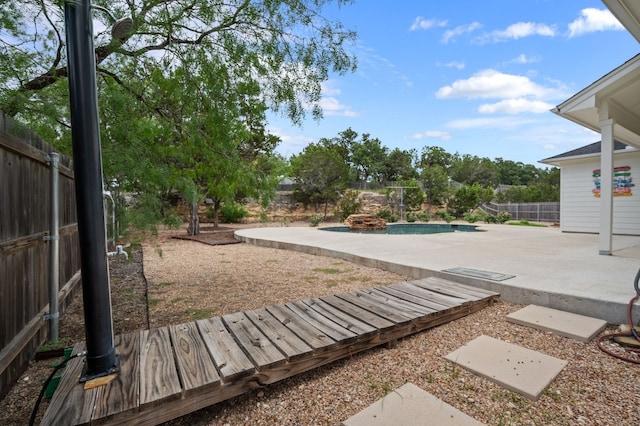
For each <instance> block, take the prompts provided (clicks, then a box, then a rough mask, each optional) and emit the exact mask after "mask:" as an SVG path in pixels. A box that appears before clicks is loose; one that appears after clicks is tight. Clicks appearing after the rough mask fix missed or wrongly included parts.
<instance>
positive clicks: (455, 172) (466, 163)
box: [449, 154, 499, 187]
mask: <svg viewBox="0 0 640 426" xmlns="http://www.w3.org/2000/svg"><path fill="white" fill-rule="evenodd" d="M449 173H450V176H451V179H453V180H455V181H456V182H460V183H463V184H466V185H473V184H474V183H477V184H480V185H481V186H484V187H494V186H496V185H498V183H499V179H498V171H497V168H496V165H495V164H494V163H493V162H492V161H491V160H490V159H488V158H480V157H477V156H475V155H473V156H472V155H469V154H464V155H462V156H461V157H459V158H455V159H454V160H453V161H452V164H451V167H450V169H449Z"/></svg>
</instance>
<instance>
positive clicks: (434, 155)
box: [419, 146, 453, 171]
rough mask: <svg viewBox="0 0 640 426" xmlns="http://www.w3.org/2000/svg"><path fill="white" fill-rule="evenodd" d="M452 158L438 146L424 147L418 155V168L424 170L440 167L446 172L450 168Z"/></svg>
mask: <svg viewBox="0 0 640 426" xmlns="http://www.w3.org/2000/svg"><path fill="white" fill-rule="evenodd" d="M452 161H453V156H452V155H451V154H449V153H448V152H447V151H445V150H444V149H443V148H441V147H439V146H425V147H424V148H422V152H421V153H420V162H419V164H420V167H421V168H422V169H426V168H429V167H433V166H435V165H440V166H442V168H443V169H444V170H445V171H447V169H448V168H449V167H450V166H451V162H452Z"/></svg>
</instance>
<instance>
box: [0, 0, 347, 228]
mask: <svg viewBox="0 0 640 426" xmlns="http://www.w3.org/2000/svg"><path fill="white" fill-rule="evenodd" d="M335 1H336V2H337V3H338V4H340V5H342V4H347V3H349V2H350V1H349V0H335ZM94 3H95V4H96V5H97V6H108V7H109V8H110V9H111V10H112V11H113V12H114V14H115V15H116V16H122V15H124V14H130V15H131V17H132V18H133V23H134V25H133V28H132V31H131V32H130V33H129V34H127V35H126V36H124V37H123V38H121V39H119V40H113V39H111V37H110V36H109V35H108V31H103V32H100V33H99V34H97V36H96V48H95V55H96V62H97V65H98V74H99V77H100V78H99V79H98V84H99V90H100V101H101V103H102V102H103V101H104V100H105V99H107V103H108V107H107V109H109V110H108V111H106V112H104V113H102V116H101V122H102V124H103V129H102V142H103V146H104V155H103V160H104V162H105V167H104V169H105V174H106V181H107V182H116V185H118V186H119V187H122V188H123V189H124V188H125V187H129V188H135V189H136V190H137V191H139V194H140V197H139V199H140V200H149V202H148V203H144V204H145V205H147V206H150V208H155V209H158V208H160V209H161V210H162V209H163V207H164V206H165V205H166V203H164V202H159V203H158V202H151V200H153V199H154V197H160V199H163V198H164V199H166V198H167V197H168V196H169V194H171V193H172V191H175V190H177V189H178V188H181V189H182V190H183V192H184V194H185V195H186V194H188V197H187V198H189V199H190V200H191V202H192V203H195V202H196V201H197V200H198V199H202V198H203V197H204V196H205V195H209V196H212V197H214V199H216V200H218V201H219V202H224V201H225V200H229V199H232V198H233V197H234V196H238V194H240V193H255V191H254V189H260V191H262V190H263V189H266V188H268V187H269V185H271V183H272V180H273V179H272V176H271V174H270V173H269V169H271V168H273V167H274V164H275V163H276V162H274V161H272V158H271V156H270V154H272V153H271V152H270V151H272V149H273V148H274V147H275V145H276V144H277V142H278V141H277V139H274V137H273V136H270V135H267V134H266V132H264V112H265V110H266V107H269V108H271V109H273V110H275V111H279V112H281V113H283V114H284V115H286V116H287V117H288V118H289V119H291V120H292V122H294V123H299V122H301V120H302V118H303V117H304V116H305V114H306V112H307V111H310V112H311V114H312V116H313V117H314V118H320V117H321V109H320V106H319V105H320V104H319V101H320V94H321V83H322V82H323V81H325V80H326V79H327V78H328V76H329V72H330V71H331V72H334V73H338V74H344V73H346V72H350V71H354V70H355V67H356V62H355V58H354V57H353V56H351V55H349V54H348V53H347V52H346V50H345V44H347V43H349V42H351V41H354V40H355V33H353V32H352V31H348V30H346V29H344V28H343V26H342V24H341V23H340V22H332V21H330V20H328V19H326V18H324V17H323V16H322V10H323V8H324V7H325V6H326V5H327V4H329V3H332V1H331V0H230V1H220V0H206V1H205V0H189V1H185V0H171V1H169V0H154V1H151V2H142V3H141V2H136V1H134V0H119V1H114V2H106V1H104V0H96V1H94ZM62 5H63V2H42V1H39V0H27V2H26V4H20V5H17V4H16V3H8V4H7V6H6V8H5V7H4V6H3V9H2V12H0V56H1V57H2V61H0V87H2V88H3V89H2V91H0V109H3V110H5V112H7V113H9V114H10V115H12V116H14V117H15V118H16V119H17V120H19V121H22V122H23V123H25V124H27V125H28V126H30V127H31V128H33V129H35V130H36V131H40V132H42V134H43V136H45V137H46V138H48V139H49V140H50V142H51V143H53V144H54V145H55V146H56V147H58V149H59V150H61V151H62V152H64V153H69V152H70V149H69V146H70V143H69V141H70V137H69V130H70V124H69V113H68V90H67V82H66V76H67V69H66V58H65V55H66V49H65V41H64V36H63V34H64V30H63V28H64V25H63V23H64V19H63V13H62ZM93 18H94V22H96V23H99V25H97V26H96V28H102V27H103V26H104V25H108V24H107V17H106V16H105V15H104V13H102V12H99V11H94V13H93ZM216 76H218V77H220V81H221V82H223V83H224V90H222V91H221V90H217V89H216V88H217V87H218V86H219V85H220V84H222V83H220V84H219V83H218V82H217V79H216ZM206 79H208V81H209V82H213V84H214V87H209V88H207V87H205V86H204V85H202V84H199V83H202V82H203V81H204V80H206ZM216 85H218V86H216ZM214 89H215V90H214ZM180 94H181V95H180ZM214 172H215V173H217V174H215V173H214ZM214 176H219V177H221V179H222V180H216V179H215V178H213V177H214ZM146 191H149V193H148V194H147V193H146ZM234 194H235V195H234ZM262 196H263V197H264V196H266V192H265V191H263V192H262ZM263 199H264V198H263ZM216 205H217V206H218V207H219V204H216ZM193 206H195V204H193V205H192V207H193ZM156 213H158V212H156ZM160 213H163V212H160ZM145 217H153V218H157V217H158V215H157V214H155V213H154V214H152V215H145ZM195 219H196V218H194V217H192V220H194V222H193V224H192V225H193V227H194V229H195V230H197V227H196V225H197V223H196V222H195Z"/></svg>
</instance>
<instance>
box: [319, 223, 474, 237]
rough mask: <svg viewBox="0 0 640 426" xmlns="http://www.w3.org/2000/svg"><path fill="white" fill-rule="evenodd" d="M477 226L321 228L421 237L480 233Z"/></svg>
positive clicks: (324, 229) (407, 224)
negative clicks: (425, 235) (441, 234)
mask: <svg viewBox="0 0 640 426" xmlns="http://www.w3.org/2000/svg"><path fill="white" fill-rule="evenodd" d="M476 228H477V226H476V225H458V224H451V223H400V224H392V225H387V228H386V229H378V230H374V231H371V230H364V229H363V230H360V229H359V230H355V231H352V230H350V229H349V227H348V226H330V227H327V228H319V229H320V230H321V231H332V232H351V233H355V234H389V235H416V234H418V235H420V234H440V233H443V232H480V231H478V230H477V229H476Z"/></svg>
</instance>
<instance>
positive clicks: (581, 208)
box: [560, 152, 640, 235]
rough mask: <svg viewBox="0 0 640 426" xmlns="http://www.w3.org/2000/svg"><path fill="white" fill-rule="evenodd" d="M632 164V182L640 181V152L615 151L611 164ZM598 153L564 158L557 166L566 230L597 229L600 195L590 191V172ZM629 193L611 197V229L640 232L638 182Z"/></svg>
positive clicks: (598, 225)
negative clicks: (589, 155)
mask: <svg viewBox="0 0 640 426" xmlns="http://www.w3.org/2000/svg"><path fill="white" fill-rule="evenodd" d="M619 166H629V167H631V170H630V172H631V178H632V179H633V183H640V152H630V153H617V154H615V155H614V167H619ZM599 168H600V157H599V156H598V157H593V158H588V159H574V160H570V159H567V160H565V161H563V162H562V165H561V168H560V206H561V207H560V228H561V229H562V231H565V232H593V233H598V232H599V231H600V198H598V197H595V196H594V195H593V192H592V190H593V189H594V188H595V184H594V178H593V176H592V174H593V171H594V170H595V169H599ZM631 190H632V194H633V195H631V196H616V197H614V199H613V233H614V234H628V235H640V185H638V186H634V187H632V188H631Z"/></svg>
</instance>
